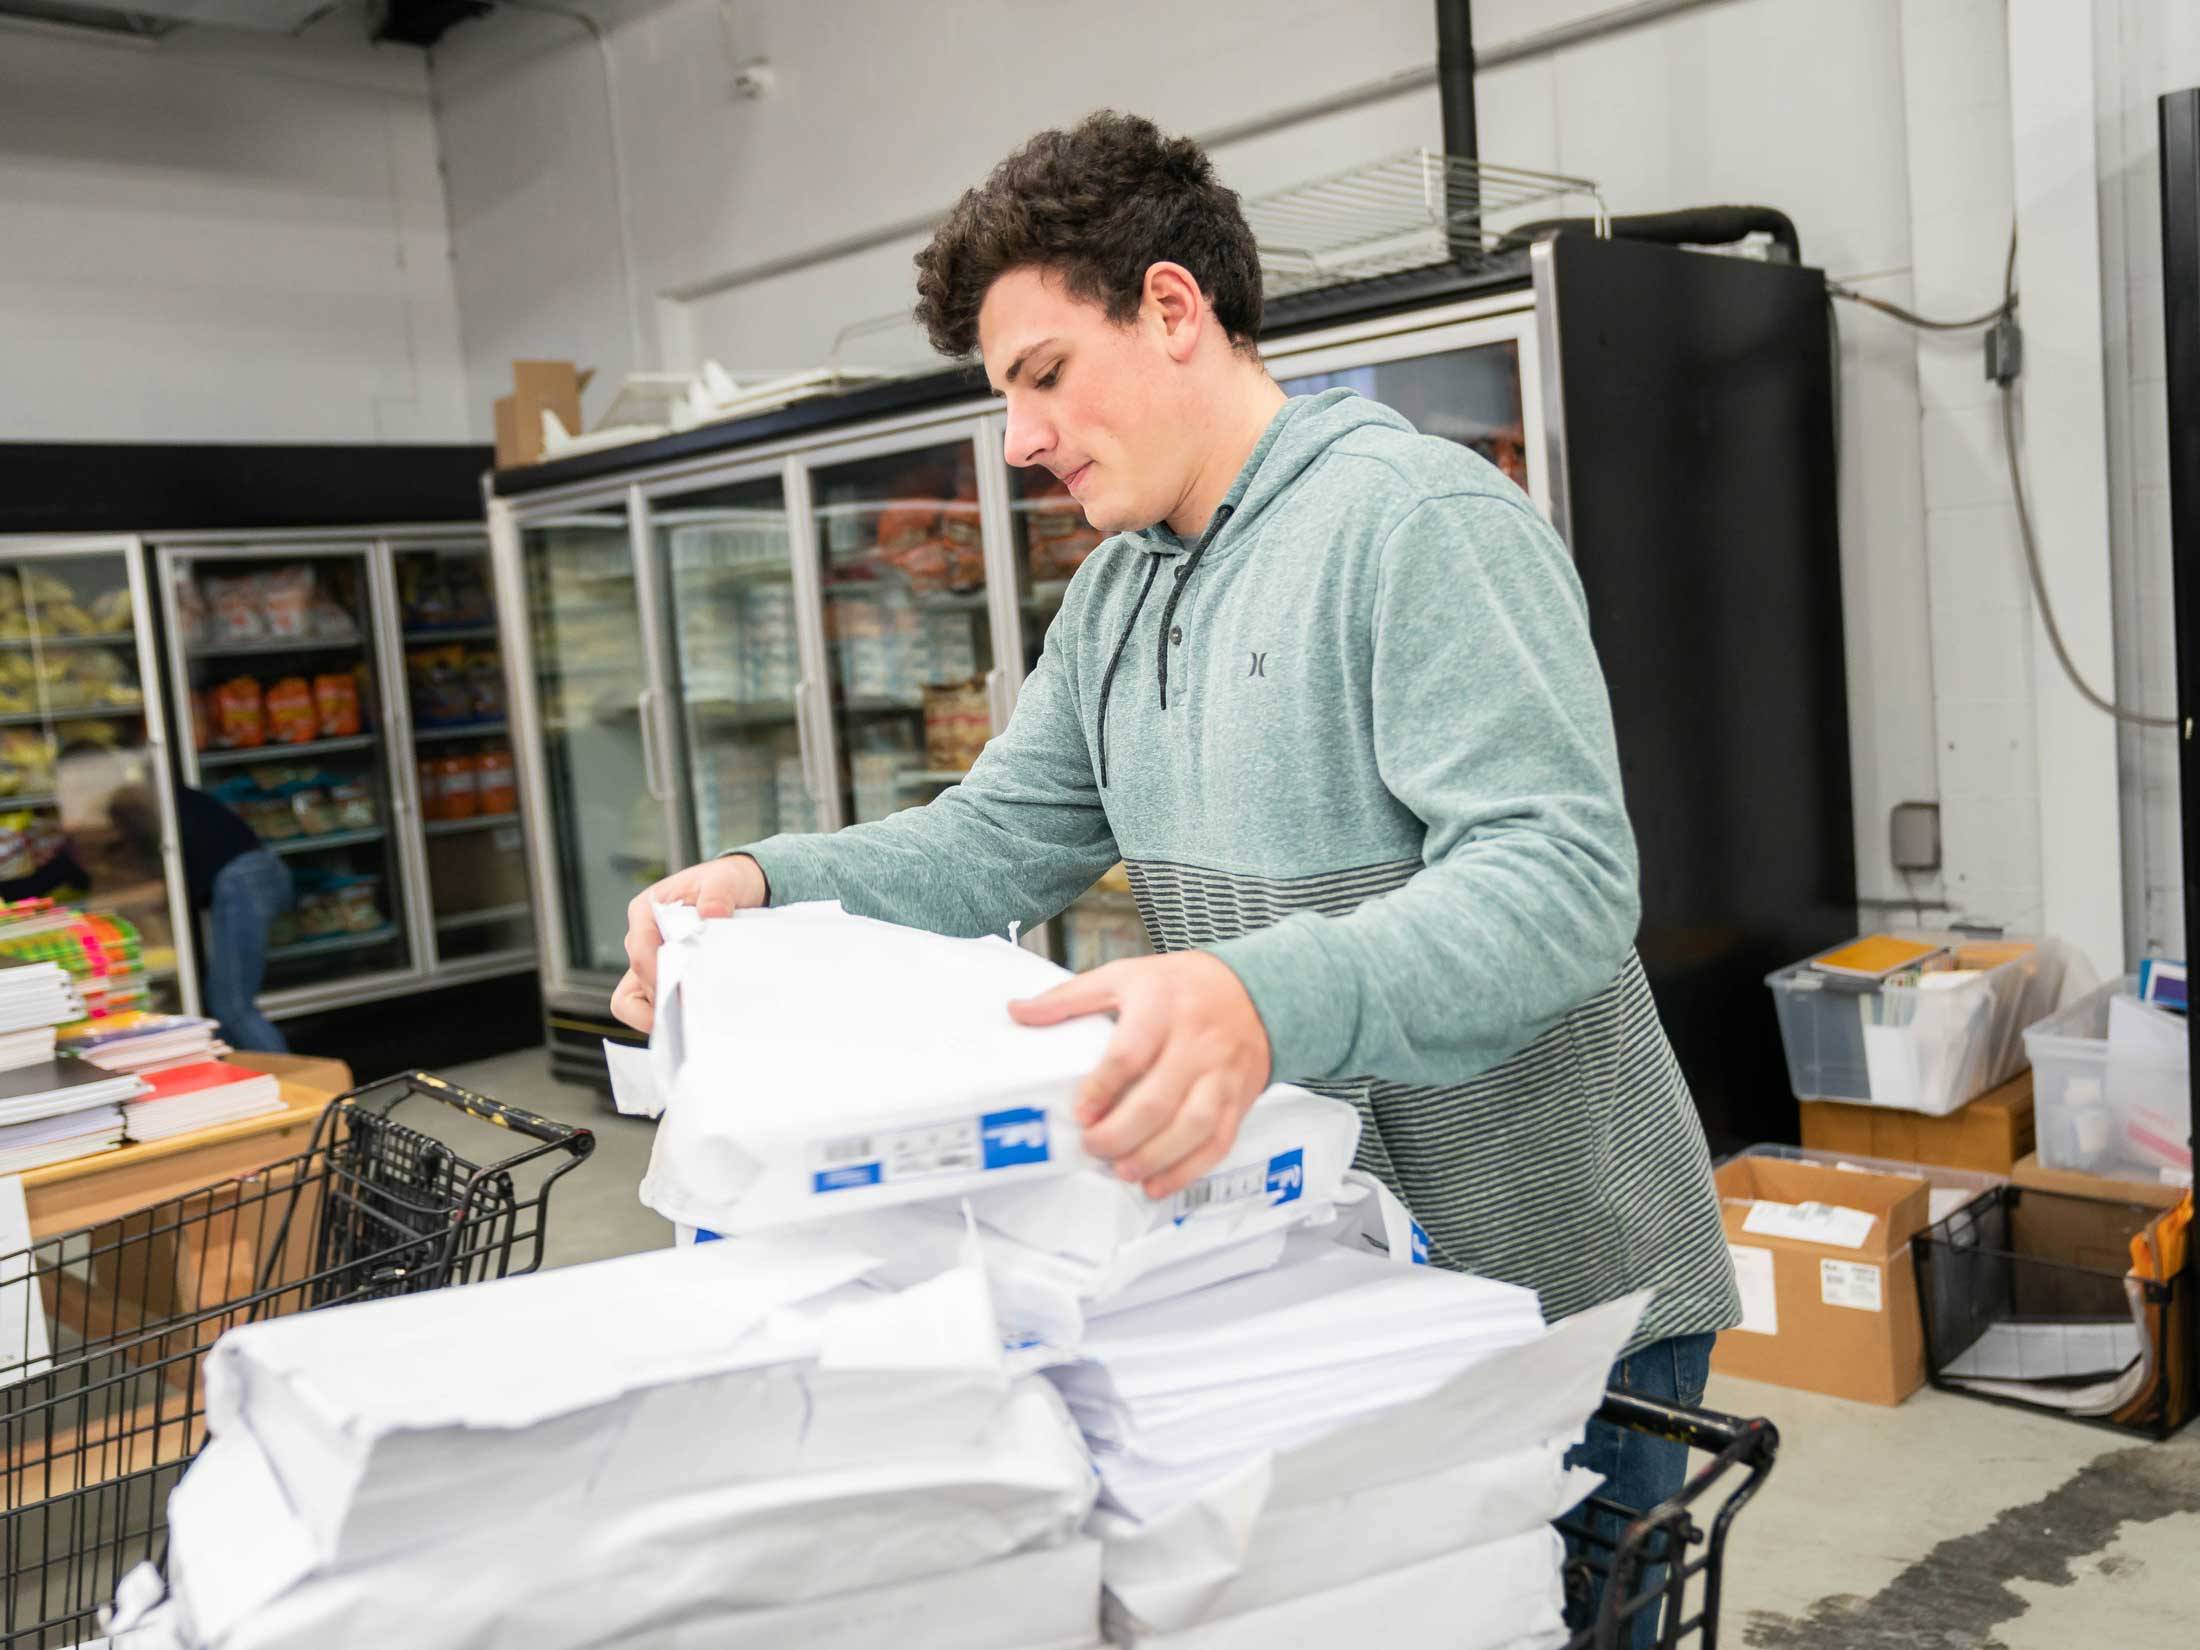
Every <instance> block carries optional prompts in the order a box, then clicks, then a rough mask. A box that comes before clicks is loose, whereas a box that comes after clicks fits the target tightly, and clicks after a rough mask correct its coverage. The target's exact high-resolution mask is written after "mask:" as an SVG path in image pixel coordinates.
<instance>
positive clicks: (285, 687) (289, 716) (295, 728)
mask: <svg viewBox="0 0 2200 1650" xmlns="http://www.w3.org/2000/svg"><path fill="white" fill-rule="evenodd" d="M267 728H268V733H269V735H270V737H272V738H273V739H274V741H275V743H276V744H278V745H303V744H307V743H310V742H311V741H312V740H313V738H314V737H315V736H316V735H317V734H318V733H319V732H320V731H321V718H320V715H319V713H318V712H317V711H315V710H314V708H313V689H312V688H310V687H308V686H307V685H306V679H305V678H304V677H303V676H285V677H284V678H283V679H282V680H281V681H279V682H277V683H276V684H275V685H274V686H273V687H271V688H269V689H268V690H267Z"/></svg>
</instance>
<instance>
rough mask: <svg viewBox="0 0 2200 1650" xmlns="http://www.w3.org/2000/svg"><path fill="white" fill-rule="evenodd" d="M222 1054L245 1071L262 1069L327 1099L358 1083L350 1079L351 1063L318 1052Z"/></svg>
mask: <svg viewBox="0 0 2200 1650" xmlns="http://www.w3.org/2000/svg"><path fill="white" fill-rule="evenodd" d="M225 1058H227V1060H228V1061H229V1063H230V1064H231V1065H233V1066H242V1067H244V1068H245V1070H247V1071H264V1072H266V1073H268V1074H269V1075H270V1076H272V1077H276V1078H279V1079H281V1080H282V1081H283V1082H284V1083H286V1084H291V1085H294V1086H296V1087H298V1088H302V1089H311V1090H313V1091H314V1092H315V1093H317V1094H320V1095H322V1096H324V1097H325V1098H327V1099H330V1100H333V1099H335V1098H336V1096H338V1095H339V1094H348V1093H350V1092H351V1090H352V1089H354V1088H356V1087H357V1086H358V1085H357V1084H355V1083H354V1082H353V1081H352V1076H351V1067H349V1066H347V1065H346V1064H344V1062H343V1061H341V1060H329V1059H325V1058H323V1057H322V1056H320V1055H317V1054H251V1053H244V1052H233V1053H231V1054H229V1055H227V1056H226V1057H225Z"/></svg>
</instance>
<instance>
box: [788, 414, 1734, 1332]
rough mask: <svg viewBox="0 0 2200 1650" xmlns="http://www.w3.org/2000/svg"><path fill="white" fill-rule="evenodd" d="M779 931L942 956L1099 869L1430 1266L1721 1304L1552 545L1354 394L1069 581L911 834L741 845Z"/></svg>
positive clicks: (1054, 898)
mask: <svg viewBox="0 0 2200 1650" xmlns="http://www.w3.org/2000/svg"><path fill="white" fill-rule="evenodd" d="M745 851H746V852H748V853H750V854H753V855H754V856H755V858H756V860H757V862H758V864H759V865H760V866H761V867H762V868H763V870H764V873H765V876H766V878H767V879H768V881H769V883H770V886H771V897H772V900H773V902H774V903H788V902H793V901H797V900H810V899H837V900H839V901H840V902H841V903H842V904H843V905H845V906H846V907H847V908H848V909H849V910H851V911H857V912H861V913H863V914H865V915H869V916H876V917H882V918H886V919H888V920H891V921H896V922H902V923H908V924H912V925H915V926H918V927H924V928H930V929H934V930H937V931H939V932H943V933H950V934H983V933H997V932H1000V931H1002V930H1004V929H1006V928H1007V927H1008V925H1009V924H1010V923H1011V922H1021V923H1025V924H1030V923H1034V922H1038V921H1041V920H1043V919H1046V918H1049V917H1052V916H1053V915H1054V914H1055V913H1057V912H1059V911H1060V910H1061V909H1062V908H1063V907H1064V906H1065V905H1067V904H1068V903H1069V901H1070V900H1072V899H1074V898H1075V897H1076V896H1077V895H1078V894H1080V893H1082V892H1083V891H1084V890H1085V889H1086V888H1087V887H1088V886H1089V885H1090V884H1091V883H1092V881H1093V879H1094V878H1095V877H1097V876H1098V875H1099V874H1100V873H1101V872H1102V871H1104V870H1106V869H1107V868H1108V866H1110V865H1112V864H1113V863H1114V862H1115V861H1116V860H1118V859H1121V860H1123V861H1124V862H1125V863H1126V865H1127V866H1128V869H1129V872H1130V877H1131V886H1132V888H1133V890H1134V892H1135V893H1136V895H1137V899H1138V905H1139V910H1140V913H1141V915H1142V917H1143V918H1144V921H1145V926H1146V929H1147V933H1148V935H1149V937H1150V938H1151V939H1152V940H1153V941H1154V943H1155V945H1156V946H1157V947H1158V948H1160V949H1164V950H1174V949H1182V948H1185V947H1191V946H1197V947H1201V948H1204V949H1206V950H1209V951H1211V952H1213V953H1214V954H1215V955H1216V956H1217V957H1219V958H1221V959H1222V961H1223V962H1225V963H1226V964H1228V965H1229V967H1230V968H1231V969H1232V970H1234V971H1235V972H1236V974H1237V976H1238V978H1239V979H1240V980H1241V981H1242V982H1243V983H1244V985H1245V988H1246V991H1247V993H1248V994H1249V995H1250V997H1251V998H1252V1001H1253V1005H1254V1007H1255V1008H1256V1009H1257V1010H1258V1011H1259V1013H1260V1017H1261V1020H1262V1023H1263V1025H1264V1026H1265V1027H1266V1029H1267V1032H1268V1038H1269V1044H1270V1048H1271V1050H1272V1052H1273V1056H1274V1073H1275V1076H1276V1078H1277V1079H1278V1080H1289V1081H1295V1082H1300V1083H1304V1084H1306V1085H1308V1086H1310V1087H1313V1088H1315V1089H1318V1090H1321V1091H1323V1092H1327V1093H1332V1094H1337V1095H1341V1096H1344V1097H1346V1098H1349V1099H1351V1100H1353V1101H1354V1102H1355V1103H1356V1104H1357V1105H1358V1106H1359V1107H1360V1109H1361V1111H1362V1115H1363V1125H1364V1127H1363V1144H1362V1147H1361V1163H1362V1166H1363V1167H1366V1168H1369V1169H1372V1170H1374V1171H1375V1172H1376V1173H1378V1174H1380V1175H1381V1176H1382V1177H1383V1178H1384V1179H1385V1180H1386V1181H1388V1182H1389V1183H1390V1185H1391V1186H1392V1187H1393V1189H1394V1190H1396V1191H1397V1192H1398V1193H1399V1195H1400V1196H1401V1197H1403V1198H1404V1200H1405V1201H1406V1204H1407V1206H1408V1207H1409V1208H1411V1209H1412V1211H1413V1213H1414V1214H1415V1216H1416V1217H1417V1218H1418V1219H1419V1220H1420V1222H1421V1224H1422V1225H1423V1227H1425V1228H1426V1230H1427V1231H1428V1234H1429V1237H1430V1240H1431V1249H1432V1254H1433V1258H1435V1259H1436V1260H1437V1261H1439V1262H1440V1263H1443V1264H1448V1265H1452V1266H1455V1267H1460V1268H1463V1269H1467V1270H1471V1271H1475V1272H1479V1273H1482V1274H1484V1275H1488V1276H1494V1277H1500V1278H1505V1279H1508V1280H1510V1281H1513V1282H1518V1283H1523V1284H1527V1285H1530V1286H1532V1287H1535V1288H1537V1289H1538V1290H1540V1291H1541V1292H1542V1295H1543V1302H1544V1309H1545V1311H1546V1313H1547V1314H1549V1315H1550V1316H1553V1317H1558V1316H1563V1315H1565V1314H1566V1313H1569V1312H1573V1311H1577V1310H1579V1309H1581V1308H1582V1307H1585V1306H1589V1305H1592V1304H1595V1303H1597V1302H1599V1301H1602V1300H1606V1299H1609V1298H1611V1297H1612V1296H1614V1295H1617V1294H1621V1293H1624V1292H1626V1291H1628V1290H1630V1289H1635V1288H1641V1287H1644V1286H1649V1287H1653V1288H1655V1289H1656V1291H1657V1297H1656V1299H1655V1301H1654V1302H1653V1304H1652V1307H1651V1310H1650V1313H1649V1315H1648V1317H1647V1319H1646V1320H1645V1323H1644V1326H1643V1329H1642V1331H1641V1332H1640V1334H1639V1336H1638V1344H1640V1343H1641V1342H1644V1341H1648V1340H1652V1339H1657V1338H1661V1337H1663V1336H1666V1335H1673V1334H1683V1333H1692V1332H1699V1331H1706V1330H1714V1329H1720V1328H1725V1327H1727V1326H1729V1325H1731V1324H1732V1323H1734V1322H1735V1321H1737V1318H1738V1315H1739V1312H1738V1302H1737V1299H1736V1296H1735V1293H1734V1286H1733V1279H1732V1270H1731V1267H1730V1264H1729V1262H1728V1259H1727V1254H1726V1248H1725V1240H1724V1236H1723V1234H1722V1232H1721V1228H1720V1223H1719V1216H1718V1205H1717V1201H1716V1197H1715V1195H1714V1192H1713V1189H1712V1184H1711V1173H1710V1164H1709V1160H1708V1158H1707V1156H1706V1154H1705V1149H1704V1143H1703V1136H1702V1131H1701V1129H1700V1127H1699V1125H1698V1123H1697V1119H1696V1115H1695V1110H1694V1106H1693V1104H1692V1103H1691V1101H1690V1099H1689V1096H1688V1092H1687V1088H1686V1085H1685V1083H1684V1082H1683V1080H1682V1078H1681V1075H1680V1071H1679V1068H1678V1066H1677V1065H1676V1064H1675V1062H1674V1060H1673V1057H1672V1052H1671V1049H1670V1048H1669V1047H1668V1045H1667V1043H1666V1040H1665V1037H1664V1033H1663V1031H1662V1029H1661V1028H1660V1027H1659V1024H1658V1020H1657V1015H1656V1010H1655V1007H1654V1005H1653V1004H1652V1002H1651V999H1650V995H1649V990H1648V987H1647V985H1646V983H1645V982H1644V980H1643V976H1642V970H1641V966H1640V963H1639V962H1638V960H1637V959H1636V957H1635V954H1634V949H1633V941H1634V933H1635V925H1636V921H1637V918H1638V916H1639V913H1640V902H1639V899H1638V896H1637V892H1636V861H1635V847H1634V837H1633V833H1632V831H1631V830H1630V828H1629V826H1628V822H1627V813H1626V808H1625V806H1624V803H1623V801H1622V798H1621V794H1620V780H1619V765H1618V760H1617V756H1616V754H1615V751H1614V747H1613V740H1612V719H1611V709H1610V704H1609V702H1608V699H1607V696H1606V692H1605V687H1604V681H1603V676H1602V673H1601V671H1600V669H1599V667H1598V664H1597V659H1596V654H1595V650H1594V648H1593V647H1592V645H1591V642H1590V637H1589V629H1588V619H1587V611H1586V606H1585V603H1584V601H1583V597H1582V593H1581V586H1580V581H1579V580H1578V579H1577V578H1576V577H1575V575H1574V571H1573V567H1572V564H1571V562H1570V560H1569V559H1568V556H1567V553H1566V550H1565V547H1564V545H1563V544H1562V543H1561V542H1560V541H1559V539H1558V537H1557V535H1556V534H1555V533H1553V532H1552V531H1551V529H1550V527H1549V526H1548V525H1547V524H1546V523H1545V522H1544V521H1543V519H1542V518H1541V517H1540V516H1539V515H1538V514H1537V513H1536V511H1535V509H1534V507H1533V505H1532V504H1531V503H1530V502H1529V500H1528V499H1527V497H1526V496H1525V495H1524V494H1523V493H1522V492H1521V491H1520V490H1519V489H1518V488H1517V487H1515V486H1514V485H1513V484H1512V483H1511V482H1510V481H1508V480H1507V479H1506V478H1505V477H1504V476H1503V475H1502V474H1501V473H1499V472H1498V471H1497V470H1496V469H1495V468H1494V467H1493V466H1491V465H1489V464H1487V463H1485V462H1484V461H1483V460H1482V459H1481V458H1479V457H1478V456H1476V455H1475V454H1474V453H1472V452H1470V451H1468V450H1466V449H1465V448H1462V447H1459V446H1457V445H1455V444H1453V443H1451V442H1448V441H1444V440H1441V439H1438V438H1436V437H1431V436H1424V435H1421V434H1419V433H1417V432H1416V431H1415V430H1414V429H1413V427H1412V426H1411V425H1410V424H1408V423H1407V422H1406V421H1405V420H1404V419H1403V418H1401V417H1400V416H1399V415H1398V414H1396V413H1394V412H1392V411H1390V410H1389V409H1388V408H1385V407H1383V406H1381V405H1379V404H1377V403H1375V402H1372V401H1368V400H1365V399H1362V398H1361V397H1359V396H1357V395H1355V394H1354V393H1352V392H1351V391H1349V390H1342V389H1339V390H1329V391H1326V392H1324V393H1323V394H1320V395H1317V396H1312V397H1302V398H1298V399H1294V400H1292V401H1289V402H1287V403H1286V404H1285V405H1284V407H1283V408H1282V410H1281V411H1279V412H1278V413H1277V414H1276V417H1275V419H1274V421H1273V422H1272V423H1271V424H1270V425H1269V427H1268V430H1267V431H1266V433H1265V434H1264V435H1263V436H1262V438H1261V441H1260V443H1259V445H1258V446H1257V447H1256V448H1255V449H1254V451H1253V453H1252V456H1251V457H1250V458H1249V459H1247V461H1246V463H1245V466H1244V469H1243V470H1242V472H1241V473H1240V475H1239V476H1238V479H1237V481H1236V483H1235V484H1234V485H1233V486H1232V488H1231V489H1230V492H1229V494H1228V495H1227V497H1226V498H1225V500H1224V502H1223V503H1222V505H1221V506H1220V508H1218V509H1217V511H1216V512H1215V515H1214V518H1213V519H1212V521H1211V522H1210V523H1209V525H1208V527H1207V530H1206V532H1205V533H1204V534H1203V535H1201V536H1200V538H1198V539H1197V540H1196V541H1192V542H1187V541H1186V540H1184V539H1183V538H1181V537H1179V536H1178V535H1177V534H1176V533H1174V532H1172V531H1171V530H1170V529H1169V528H1168V527H1166V526H1156V527H1151V528H1148V529H1146V530H1145V531H1143V532H1136V533H1122V534H1118V535H1116V536H1115V537H1113V538H1111V539H1109V540H1108V541H1107V542H1106V543H1105V544H1103V545H1101V546H1100V548H1099V549H1097V550H1095V551H1094V552H1093V554H1092V555H1091V557H1090V558H1089V559H1088V560H1087V561H1086V563H1085V565H1084V566H1083V567H1082V568H1081V569H1080V570H1079V571H1078V574H1077V576H1076V578H1075V579H1074V580H1072V581H1071V584H1070V587H1069V590H1068V593H1067V595H1066V596H1065V598H1064V601H1063V604H1062V609H1061V612H1060V613H1059V615H1058V616H1057V617H1056V618H1055V621H1054V623H1053V625H1052V626H1051V627H1050V628H1049V630H1048V632H1047V638H1046V648H1045V652H1044V654H1043V656H1042V657H1041V659H1040V662H1039V665H1038V668H1037V669H1036V670H1035V671H1034V672H1033V673H1032V675H1031V677H1030V679H1029V680H1028V681H1027V682H1026V683H1025V684H1024V688H1023V692H1022V695H1021V697H1020V698H1019V700H1018V702H1017V705H1016V711H1015V714H1014V716H1013V717H1012V718H1011V720H1010V723H1009V726H1008V727H1007V729H1006V730H1005V731H1004V732H1003V733H1002V734H1001V735H1000V736H999V737H998V738H996V739H995V740H994V741H993V742H992V743H991V744H990V745H988V746H987V747H986V750H985V753H984V755H983V756H982V757H981V758H980V759H979V761H978V763H977V764H976V766H975V767H974V768H973V769H972V770H971V773H970V776H969V778H968V779H966V780H965V781H964V782H963V783H962V784H960V785H957V786H956V787H954V788H953V789H951V790H948V791H946V792H944V793H943V794H942V795H941V796H940V797H939V798H938V799H937V800H935V801H934V802H932V803H931V804H930V805H929V806H927V807H923V808H917V809H911V810H908V811H906V812H903V813H899V814H896V815H893V816H892V817H890V818H888V819H885V820H881V821H879V822H877V823H874V824H865V825H857V826H853V827H851V828H849V829H847V830H845V831H841V832H838V833H836V834H834V835H831V836H779V837H774V838H771V839H770V840H769V841H766V842H763V843H759V844H755V845H753V846H750V847H748V848H747V849H746V850H745Z"/></svg>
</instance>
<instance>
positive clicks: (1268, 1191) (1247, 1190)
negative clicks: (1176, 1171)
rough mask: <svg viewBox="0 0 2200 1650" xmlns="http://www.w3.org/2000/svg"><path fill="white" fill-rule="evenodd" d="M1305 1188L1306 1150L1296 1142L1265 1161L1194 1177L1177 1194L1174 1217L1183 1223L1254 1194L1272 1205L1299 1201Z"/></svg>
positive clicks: (1252, 1196) (1246, 1199)
mask: <svg viewBox="0 0 2200 1650" xmlns="http://www.w3.org/2000/svg"><path fill="white" fill-rule="evenodd" d="M1305 1190H1306V1154H1305V1152H1304V1151H1302V1150H1301V1149H1300V1148H1298V1147H1296V1146H1294V1147H1292V1148H1291V1150H1289V1151H1287V1152H1278V1153H1276V1155H1275V1156H1273V1157H1271V1158H1270V1159H1269V1160H1268V1161H1267V1162H1265V1163H1247V1164H1244V1165H1242V1166H1240V1167H1238V1168H1235V1169H1217V1170H1216V1171H1215V1172H1214V1173H1213V1174H1211V1175H1209V1176H1208V1177H1207V1178H1206V1179H1205V1180H1195V1181H1193V1182H1192V1183H1191V1184H1190V1185H1189V1186H1187V1187H1185V1188H1184V1189H1183V1190H1182V1191H1181V1192H1178V1193H1177V1194H1176V1210H1175V1217H1174V1218H1175V1219H1176V1220H1177V1221H1178V1222H1179V1223H1181V1222H1183V1221H1184V1220H1187V1219H1189V1218H1190V1217H1191V1216H1193V1215H1196V1214H1197V1213H1199V1211H1200V1210H1202V1209H1218V1208H1221V1207H1223V1206H1224V1205H1226V1204H1231V1203H1245V1202H1249V1201H1250V1200H1252V1199H1254V1198H1262V1199H1265V1200H1266V1201H1267V1202H1268V1203H1269V1204H1271V1205H1274V1204H1279V1203H1295V1202H1296V1201H1298V1197H1299V1194H1300V1193H1301V1192H1303V1191H1305Z"/></svg>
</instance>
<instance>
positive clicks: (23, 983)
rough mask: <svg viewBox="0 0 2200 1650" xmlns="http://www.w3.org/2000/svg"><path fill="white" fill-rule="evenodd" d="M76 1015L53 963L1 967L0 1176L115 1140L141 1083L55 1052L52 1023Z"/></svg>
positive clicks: (79, 1007)
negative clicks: (128, 1103)
mask: <svg viewBox="0 0 2200 1650" xmlns="http://www.w3.org/2000/svg"><path fill="white" fill-rule="evenodd" d="M83 1012H84V1008H83V1003H82V1001H81V999H79V998H78V996H77V994H76V990H75V988H74V987H73V986H72V985H71V983H70V980H69V976H68V974H67V973H66V972H64V971H63V970H62V969H61V968H60V967H59V966H58V965H57V964H54V963H51V962H33V963H16V964H14V965H12V966H0V1174H16V1173H19V1172H21V1171H22V1170H24V1169H35V1168H38V1167H39V1166H41V1165H43V1164H47V1163H61V1162H66V1161H67V1160H68V1159H70V1158H72V1157H84V1156H87V1155H89V1154H90V1153H93V1152H100V1151H108V1150H110V1149H112V1148H113V1147H116V1146H119V1145H121V1144H122V1111H121V1107H122V1104H123V1102H124V1101H127V1100H132V1099H135V1098H136V1097H137V1096H138V1094H140V1093H141V1092H142V1091H143V1089H144V1086H145V1085H144V1084H143V1082H142V1081H141V1080H140V1079H138V1078H136V1077H134V1076H131V1075H129V1074H128V1073H126V1072H125V1073H116V1072H109V1071H102V1070H100V1069H99V1068H98V1067H97V1066H89V1065H86V1064H84V1063H83V1062H82V1061H79V1060H74V1059H70V1058H68V1057H67V1056H65V1055H59V1054H57V1053H56V1052H55V1048H54V1028H55V1027H56V1026H59V1025H63V1024H66V1023H68V1022H70V1021H73V1020H77V1019H79V1018H81V1017H82V1015H83Z"/></svg>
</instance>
